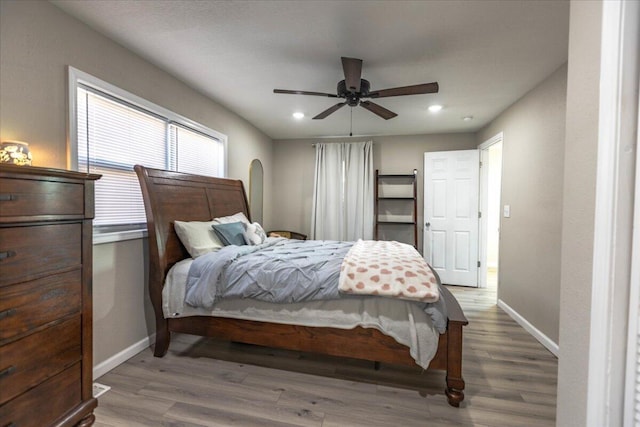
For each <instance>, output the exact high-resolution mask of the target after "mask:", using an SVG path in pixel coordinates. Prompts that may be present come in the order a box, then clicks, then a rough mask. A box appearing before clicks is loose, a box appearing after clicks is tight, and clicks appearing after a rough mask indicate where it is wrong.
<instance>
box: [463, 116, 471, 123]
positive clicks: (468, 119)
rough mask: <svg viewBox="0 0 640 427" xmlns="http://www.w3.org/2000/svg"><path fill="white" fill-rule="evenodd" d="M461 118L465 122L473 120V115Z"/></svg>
mask: <svg viewBox="0 0 640 427" xmlns="http://www.w3.org/2000/svg"><path fill="white" fill-rule="evenodd" d="M462 120H464V121H465V122H470V121H471V120H473V116H464V117H463V118H462Z"/></svg>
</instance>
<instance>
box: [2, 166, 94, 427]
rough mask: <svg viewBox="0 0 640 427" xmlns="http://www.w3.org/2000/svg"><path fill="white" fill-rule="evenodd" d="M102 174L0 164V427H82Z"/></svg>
mask: <svg viewBox="0 0 640 427" xmlns="http://www.w3.org/2000/svg"><path fill="white" fill-rule="evenodd" d="M98 178H100V175H93V174H86V173H79V172H72V171H65V170H57V169H45V168H36V167H28V166H24V167H21V166H15V165H7V164H0V426H3V427H4V426H12V427H13V426H15V427H26V426H37V427H42V426H90V425H91V424H93V422H94V420H95V417H94V415H93V410H94V408H95V407H96V406H97V403H98V402H97V400H96V399H94V398H93V396H92V380H93V378H92V376H93V351H92V300H91V298H92V291H91V269H92V268H91V267H92V265H91V263H92V261H91V256H92V233H93V230H92V219H93V216H94V199H93V194H94V184H95V180H97V179H98Z"/></svg>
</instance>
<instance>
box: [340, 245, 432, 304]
mask: <svg viewBox="0 0 640 427" xmlns="http://www.w3.org/2000/svg"><path fill="white" fill-rule="evenodd" d="M338 288H339V290H340V292H343V293H345V294H356V295H379V296H387V297H396V298H401V299H406V300H412V301H422V302H436V301H438V298H440V292H439V290H438V280H437V279H436V276H435V274H434V273H433V271H431V268H430V267H429V265H428V264H427V263H426V261H425V260H424V258H422V256H421V255H420V253H418V251H417V250H416V249H415V248H414V247H413V246H410V245H407V244H405V243H400V242H394V241H375V240H358V241H357V242H356V243H355V244H354V245H353V247H352V248H351V249H350V250H349V252H348V253H347V256H346V257H345V258H344V260H343V261H342V266H341V267H340V280H339V285H338Z"/></svg>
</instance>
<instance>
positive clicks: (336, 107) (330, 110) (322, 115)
mask: <svg viewBox="0 0 640 427" xmlns="http://www.w3.org/2000/svg"><path fill="white" fill-rule="evenodd" d="M345 105H347V103H346V102H340V103H338V104H336V105H334V106H332V107H329V108H327V109H326V110H324V111H323V112H322V113H320V114H318V115H317V116H315V117H314V118H313V120H320V119H324V118H325V117H327V116H328V115H329V114H332V113H335V112H336V111H338V110H339V109H341V108H342V107H344V106H345Z"/></svg>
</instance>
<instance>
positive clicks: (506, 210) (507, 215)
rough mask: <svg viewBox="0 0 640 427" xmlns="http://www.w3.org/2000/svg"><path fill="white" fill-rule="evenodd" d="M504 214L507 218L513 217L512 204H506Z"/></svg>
mask: <svg viewBox="0 0 640 427" xmlns="http://www.w3.org/2000/svg"><path fill="white" fill-rule="evenodd" d="M502 216H504V217H505V218H511V205H504V209H503V212H502Z"/></svg>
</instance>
